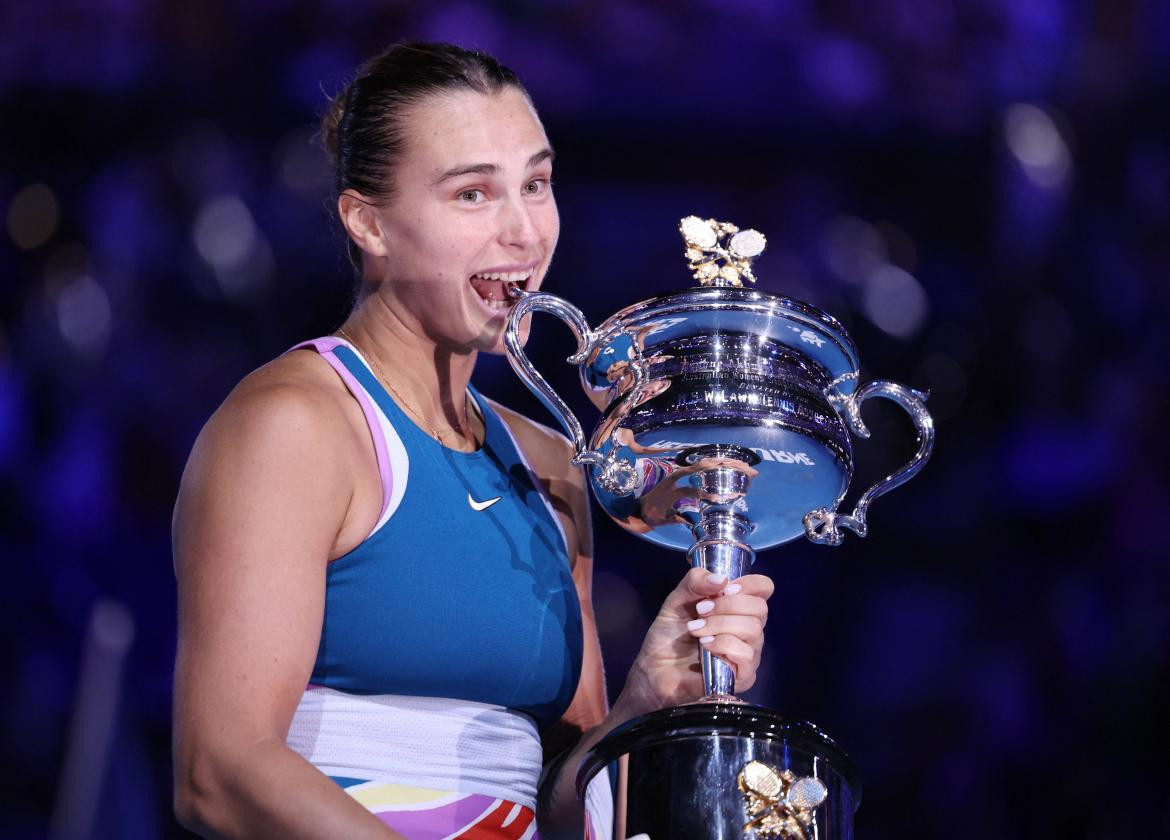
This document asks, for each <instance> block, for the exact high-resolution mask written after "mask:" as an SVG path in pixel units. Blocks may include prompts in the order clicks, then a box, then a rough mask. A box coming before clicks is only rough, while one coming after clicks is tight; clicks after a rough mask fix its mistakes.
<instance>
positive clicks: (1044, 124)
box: [1003, 102, 1072, 188]
mask: <svg viewBox="0 0 1170 840" xmlns="http://www.w3.org/2000/svg"><path fill="white" fill-rule="evenodd" d="M1003 131H1004V140H1005V141H1006V142H1007V146H1008V149H1010V150H1011V153H1012V155H1014V156H1015V158H1016V160H1017V161H1018V162H1019V164H1020V166H1021V167H1023V169H1024V173H1025V174H1026V175H1027V176H1028V178H1030V179H1031V180H1032V182H1033V183H1035V184H1036V185H1037V186H1040V187H1046V188H1052V187H1058V186H1060V185H1061V184H1063V183H1064V182H1065V180H1066V179H1067V178H1068V174H1069V170H1070V169H1071V168H1072V155H1071V154H1070V152H1069V149H1068V144H1067V143H1065V140H1064V137H1063V136H1062V135H1061V132H1060V128H1059V127H1058V126H1057V124H1056V121H1055V120H1054V119H1053V118H1052V116H1051V115H1050V114H1049V113H1048V112H1047V111H1045V110H1044V109H1042V108H1039V107H1037V106H1035V105H1029V104H1027V103H1023V102H1018V103H1016V104H1015V105H1012V106H1011V107H1010V108H1008V109H1007V113H1006V114H1005V115H1004V120H1003Z"/></svg>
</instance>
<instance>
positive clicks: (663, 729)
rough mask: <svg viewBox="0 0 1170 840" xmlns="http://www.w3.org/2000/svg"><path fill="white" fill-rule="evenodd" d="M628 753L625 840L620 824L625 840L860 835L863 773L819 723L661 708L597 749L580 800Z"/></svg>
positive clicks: (706, 705)
mask: <svg viewBox="0 0 1170 840" xmlns="http://www.w3.org/2000/svg"><path fill="white" fill-rule="evenodd" d="M623 755H624V756H628V766H627V771H626V778H627V782H626V813H625V826H624V834H623V833H622V830H623V827H622V826H618V833H617V834H615V836H616V837H622V836H629V835H634V834H639V833H645V834H648V835H650V837H651V840H667V838H669V840H728V838H733V837H743V838H761V840H762V838H777V840H813V838H815V839H816V840H850V838H852V837H853V812H854V811H855V810H856V808H857V805H858V803H859V802H860V799H861V784H860V782H859V780H858V777H857V772H856V770H855V768H854V766H853V762H852V761H850V759H849V757H848V756H847V755H846V754H845V752H844V751H843V750H842V749H841V748H840V747H839V746H837V744H836V743H835V742H834V741H833V740H832V739H831V738H829V737H828V736H827V735H825V734H824V733H823V732H821V731H820V730H819V729H818V728H817V727H816V726H814V725H813V724H811V723H804V722H800V721H794V720H789V719H787V718H785V717H783V716H781V715H780V714H779V713H777V712H774V711H772V710H771V709H766V708H763V707H762V706H753V705H751V704H748V703H742V702H734V703H726V702H705V701H700V702H698V703H692V704H688V705H686V706H676V707H674V708H670V709H662V710H661V711H657V712H653V713H651V714H648V715H643V716H641V717H638V718H634V719H633V720H631V721H628V722H626V723H625V724H623V725H622V726H620V727H618V728H617V729H615V730H614V731H613V732H611V733H610V734H609V735H607V736H606V737H605V738H604V739H602V740H601V741H600V742H598V744H597V745H596V746H595V747H594V748H593V749H592V750H590V751H589V753H588V754H587V755H586V757H585V759H584V760H583V761H582V763H581V767H580V769H579V771H578V773H577V790H578V793H579V794H580V793H582V792H583V791H584V789H585V786H586V785H587V784H588V783H589V780H590V779H592V778H593V776H594V775H596V774H597V773H598V772H599V771H601V770H603V769H604V768H605V767H606V766H608V765H609V764H610V763H611V762H612V761H615V760H616V759H618V758H620V757H621V756H623ZM749 765H751V769H748V770H746V772H745V768H748V767H749Z"/></svg>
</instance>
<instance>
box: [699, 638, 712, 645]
mask: <svg viewBox="0 0 1170 840" xmlns="http://www.w3.org/2000/svg"><path fill="white" fill-rule="evenodd" d="M713 641H715V637H714V636H700V637H699V644H701V645H709V644H711V642H713Z"/></svg>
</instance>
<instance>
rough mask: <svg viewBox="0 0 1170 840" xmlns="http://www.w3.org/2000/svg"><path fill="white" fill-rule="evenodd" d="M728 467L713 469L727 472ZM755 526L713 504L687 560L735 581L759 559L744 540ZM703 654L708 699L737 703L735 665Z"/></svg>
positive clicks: (702, 650) (696, 528)
mask: <svg viewBox="0 0 1170 840" xmlns="http://www.w3.org/2000/svg"><path fill="white" fill-rule="evenodd" d="M724 469H726V468H724ZM724 469H720V470H713V471H712V472H723V471H724ZM727 472H733V471H732V470H727ZM751 529H752V524H751V522H749V521H748V520H746V519H744V518H743V517H742V516H739V515H737V514H735V513H733V512H732V511H731V510H728V509H727V508H726V507H725V506H722V505H712V506H711V507H708V508H707V509H706V510H704V511H703V513H702V517H701V519H700V520H699V523H698V524H697V525H695V526H694V527H693V528H692V529H691V530H692V532H693V533H694V535H695V539H696V542H695V544H694V545H693V546H692V547H691V550H690V551H688V552H687V559H688V560H690V563H691V565H692V566H702V567H703V568H704V569H706V570H707V571H709V572H711V573H713V574H724V575H727V579H728V580H734V579H735V578H737V577H740V576H741V575H742V574H743V573H744V572H745V571H746V570H747V569H748V568H750V567H751V565H752V563H754V562H755V559H756V553H755V552H754V551H753V550H752V548H751V546H749V545H748V544H747V543H746V542H744V539H745V538H746V537H747V535H748V534H749V533H750V532H751ZM699 656H700V661H701V662H702V666H703V689H704V691H705V692H706V699H707V700H711V701H717V702H718V701H723V702H728V701H730V702H737V698H736V697H735V671H734V670H733V669H732V667H731V666H730V665H728V664H727V663H726V662H724V661H723V660H722V659H719V658H718V657H716V656H713V655H712V654H711V652H710V651H709V650H707V649H706V648H700V654H699Z"/></svg>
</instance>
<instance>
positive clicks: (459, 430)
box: [337, 328, 475, 446]
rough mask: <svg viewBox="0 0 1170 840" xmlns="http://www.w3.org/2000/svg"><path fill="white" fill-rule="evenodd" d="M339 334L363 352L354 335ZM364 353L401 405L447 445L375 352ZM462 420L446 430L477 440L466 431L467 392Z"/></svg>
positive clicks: (467, 419)
mask: <svg viewBox="0 0 1170 840" xmlns="http://www.w3.org/2000/svg"><path fill="white" fill-rule="evenodd" d="M337 335H338V336H340V337H341V338H344V339H345V340H346V341H348V342H349V343H350V344H351V345H353V347H354V349H356V350H357V351H358V352H359V353H360V352H361V347H359V346H358V343H357V342H356V341H354V340H353V337H352V336H351V335H350V334H349V333H347V332H346V331H345V330H343V329H341V328H338V330H337ZM362 355H363V356H364V357H365V358H367V359H369V360H370V363H371V364H373V366H374V374H375V375H376V376H377V378H378V381H379V382H381V383H382V384H383V385H385V386H386V388H387V389H388V390H389V391H390V393H391V394H393V395H394V396H395V398H396V399H397V400H398V402H399V404H401V406H402V407H403V408H405V409H406V410H407V411H408V412H410V416H411V417H413V418H414V419H415V420H418V421H419V422H420V423H422V424H423V425H424V426H426V427H427V429H429V430H430V432H431V434H432V435H434V436H435V438H436V439H437V440H438V441H439V443H441V444H442V445H443V446H446V445H447V444H446V443H445V442H444V440H443V433H442V432H440V431H439V430H438V429H437V428H436V427H435V425H434V424H433V423H431V422H430V421H429V420H427V419H426V418H425V417H423V416H422V415H421V414H420V413H419V412H417V411H415V410H414V409H413V408H412V407H411V405H410V403H409V402H408V401H407V400H406V398H405V397H403V396H402V394H400V393H398V389H397V388H395V387H394V386H393V385H391V384H390V377H388V376H387V375H386V373H385V372H384V371H383V370H382V366H381V365H380V364H378V360H377V359H376V358H375V357H374V356H373V354H370V353H363V354H362ZM462 420H463V424H462V425H461V426H459V427H456V426H446V427H445V428H446V430H447V431H448V432H456V433H457V435H458V436H459V437H462V438H464V439H471V440H475V433H474V432H471V433H468V432H467V431H465V430H466V429H468V428H470V426H471V420H470V419H469V418H468V416H467V393H466V392H464V394H463V418H462Z"/></svg>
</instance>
